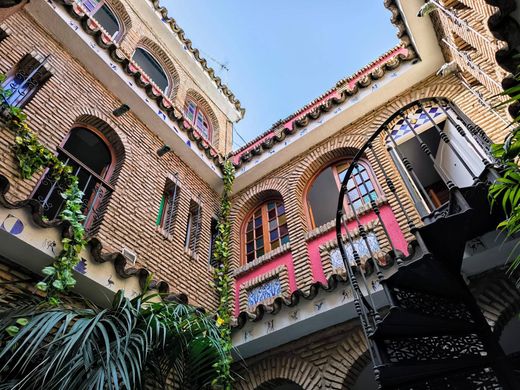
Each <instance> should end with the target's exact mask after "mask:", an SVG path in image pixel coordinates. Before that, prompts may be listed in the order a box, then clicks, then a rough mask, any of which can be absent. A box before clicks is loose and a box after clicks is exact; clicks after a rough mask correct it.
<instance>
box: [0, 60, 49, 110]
mask: <svg viewBox="0 0 520 390" xmlns="http://www.w3.org/2000/svg"><path fill="white" fill-rule="evenodd" d="M49 58H50V55H47V56H46V57H44V58H43V60H42V61H38V60H37V59H35V58H33V57H32V56H26V57H25V58H24V60H26V61H22V62H24V66H20V65H19V66H18V67H17V70H16V73H14V74H13V75H12V76H9V75H8V77H7V79H6V81H5V82H4V85H3V86H2V89H3V93H2V94H1V96H0V105H1V106H3V107H20V106H21V105H22V104H24V103H26V102H27V100H28V98H29V97H30V96H31V94H33V93H34V92H35V91H36V90H37V89H38V88H39V87H40V86H41V83H42V82H45V80H46V79H47V77H46V73H47V70H46V69H45V65H46V64H47V62H48V60H49Z"/></svg>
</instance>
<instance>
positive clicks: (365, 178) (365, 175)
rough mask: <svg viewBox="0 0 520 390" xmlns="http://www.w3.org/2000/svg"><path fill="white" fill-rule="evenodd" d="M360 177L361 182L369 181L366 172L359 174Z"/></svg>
mask: <svg viewBox="0 0 520 390" xmlns="http://www.w3.org/2000/svg"><path fill="white" fill-rule="evenodd" d="M361 177H362V178H363V180H368V179H369V177H368V172H367V171H363V172H361Z"/></svg>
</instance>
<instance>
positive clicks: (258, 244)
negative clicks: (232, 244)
mask: <svg viewBox="0 0 520 390" xmlns="http://www.w3.org/2000/svg"><path fill="white" fill-rule="evenodd" d="M263 246H264V238H263V237H260V238H257V239H256V247H257V248H262V247H263Z"/></svg>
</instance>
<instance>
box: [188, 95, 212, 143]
mask: <svg viewBox="0 0 520 390" xmlns="http://www.w3.org/2000/svg"><path fill="white" fill-rule="evenodd" d="M187 99H192V100H193V101H194V102H195V103H196V104H197V105H198V106H199V107H201V108H202V111H203V112H204V114H206V115H207V116H208V118H209V120H210V121H211V127H212V139H211V140H209V141H210V142H212V143H215V144H216V143H218V138H219V136H220V131H219V124H218V118H217V115H216V114H215V111H214V110H213V108H211V105H210V104H209V103H208V101H207V100H206V99H205V98H204V96H202V95H201V94H200V93H199V92H197V91H195V90H194V89H188V91H187V92H186V99H185V100H187Z"/></svg>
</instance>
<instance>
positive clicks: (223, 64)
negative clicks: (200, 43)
mask: <svg viewBox="0 0 520 390" xmlns="http://www.w3.org/2000/svg"><path fill="white" fill-rule="evenodd" d="M200 52H201V53H202V54H204V56H206V57H208V58H209V59H210V60H211V61H213V62H214V63H215V64H217V65H218V67H219V69H220V71H223V70H225V71H226V72H229V61H226V62H220V61H218V60H216V59H215V58H213V57H212V56H210V55H209V54H208V53H206V52H204V51H202V50H200Z"/></svg>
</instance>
